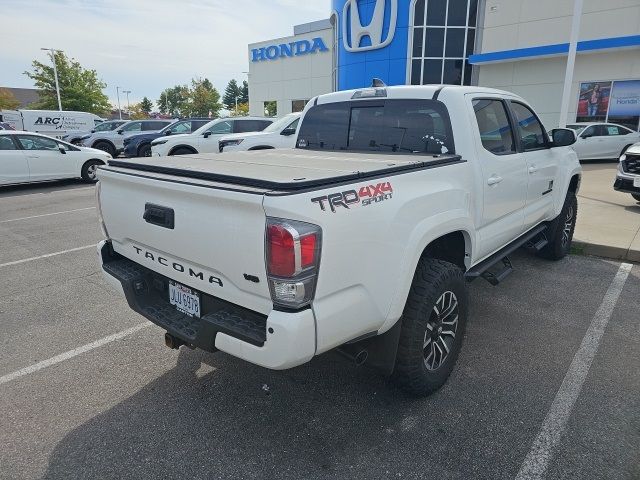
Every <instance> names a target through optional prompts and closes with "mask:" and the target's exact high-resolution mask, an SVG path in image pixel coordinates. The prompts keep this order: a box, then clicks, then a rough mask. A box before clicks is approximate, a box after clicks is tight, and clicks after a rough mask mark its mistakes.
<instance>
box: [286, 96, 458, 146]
mask: <svg viewBox="0 0 640 480" xmlns="http://www.w3.org/2000/svg"><path fill="white" fill-rule="evenodd" d="M298 147H299V148H308V149H321V150H355V151H375V152H395V153H407V154H432V155H437V154H442V153H454V152H455V149H454V142H453V134H452V131H451V123H450V121H449V115H448V112H447V109H446V107H445V106H444V104H442V103H441V102H438V101H434V100H401V99H397V100H396V99H388V100H371V101H369V100H362V101H353V102H339V103H331V104H327V105H316V106H314V107H312V108H311V109H309V110H308V111H307V113H306V114H305V117H304V119H303V120H302V125H301V126H300V133H299V135H298Z"/></svg>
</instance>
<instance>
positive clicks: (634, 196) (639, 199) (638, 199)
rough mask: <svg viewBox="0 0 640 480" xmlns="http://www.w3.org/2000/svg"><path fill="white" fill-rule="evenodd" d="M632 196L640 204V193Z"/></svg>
mask: <svg viewBox="0 0 640 480" xmlns="http://www.w3.org/2000/svg"><path fill="white" fill-rule="evenodd" d="M631 196H632V197H633V199H634V200H635V201H636V202H640V193H632V194H631Z"/></svg>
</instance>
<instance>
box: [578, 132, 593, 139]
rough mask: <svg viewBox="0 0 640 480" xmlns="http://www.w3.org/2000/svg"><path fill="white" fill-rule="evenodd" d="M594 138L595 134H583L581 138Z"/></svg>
mask: <svg viewBox="0 0 640 480" xmlns="http://www.w3.org/2000/svg"><path fill="white" fill-rule="evenodd" d="M593 136H594V134H593V133H583V134H582V135H580V138H591V137H593Z"/></svg>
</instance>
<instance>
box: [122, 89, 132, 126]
mask: <svg viewBox="0 0 640 480" xmlns="http://www.w3.org/2000/svg"><path fill="white" fill-rule="evenodd" d="M122 93H126V94H127V113H128V114H129V120H131V105H129V94H130V93H131V90H123V91H122Z"/></svg>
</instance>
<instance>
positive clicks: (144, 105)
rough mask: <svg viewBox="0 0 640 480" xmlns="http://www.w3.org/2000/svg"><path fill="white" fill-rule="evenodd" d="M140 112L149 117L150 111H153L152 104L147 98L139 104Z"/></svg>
mask: <svg viewBox="0 0 640 480" xmlns="http://www.w3.org/2000/svg"><path fill="white" fill-rule="evenodd" d="M139 105H140V111H142V112H144V113H146V114H147V116H149V114H150V113H151V110H153V102H152V101H151V100H149V99H148V98H147V97H144V98H143V99H142V101H141V102H140V104H139Z"/></svg>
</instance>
